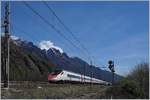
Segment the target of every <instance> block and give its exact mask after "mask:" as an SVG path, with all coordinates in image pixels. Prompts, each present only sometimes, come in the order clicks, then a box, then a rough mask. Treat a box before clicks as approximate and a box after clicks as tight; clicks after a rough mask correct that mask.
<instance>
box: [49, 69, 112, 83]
mask: <svg viewBox="0 0 150 100" xmlns="http://www.w3.org/2000/svg"><path fill="white" fill-rule="evenodd" d="M48 81H49V82H55V83H59V82H61V83H64V82H71V83H93V84H104V85H110V84H111V83H110V82H107V81H103V80H100V79H96V78H93V77H89V76H85V75H82V74H78V73H74V72H71V71H67V70H60V69H59V70H55V71H52V72H51V73H49V74H48Z"/></svg>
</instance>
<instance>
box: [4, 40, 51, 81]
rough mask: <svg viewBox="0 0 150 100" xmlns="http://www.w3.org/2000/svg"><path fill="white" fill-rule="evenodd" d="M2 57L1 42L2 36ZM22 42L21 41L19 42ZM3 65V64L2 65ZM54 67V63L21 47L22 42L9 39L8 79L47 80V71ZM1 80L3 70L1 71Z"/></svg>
mask: <svg viewBox="0 0 150 100" xmlns="http://www.w3.org/2000/svg"><path fill="white" fill-rule="evenodd" d="M1 43H2V49H1V50H2V52H1V53H2V58H3V51H4V50H3V43H4V39H3V37H2V42H1ZM20 43H22V42H20ZM2 67H3V65H2ZM52 68H54V65H53V64H52V63H51V62H50V61H48V60H46V59H45V58H44V57H42V56H39V55H38V54H37V53H34V52H29V51H27V50H25V49H24V48H22V44H19V42H16V41H14V40H11V42H10V75H9V76H10V80H32V81H35V80H36V81H47V75H48V72H49V71H51V70H52ZM2 80H3V72H2Z"/></svg>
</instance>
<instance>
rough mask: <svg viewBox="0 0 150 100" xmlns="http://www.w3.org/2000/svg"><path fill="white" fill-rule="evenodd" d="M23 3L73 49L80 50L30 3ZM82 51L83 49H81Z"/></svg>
mask: <svg viewBox="0 0 150 100" xmlns="http://www.w3.org/2000/svg"><path fill="white" fill-rule="evenodd" d="M23 3H24V4H25V6H26V7H28V8H29V9H30V10H31V11H32V12H33V13H35V14H36V15H37V16H39V17H40V18H41V19H42V20H43V22H45V23H46V24H47V25H49V26H50V27H51V28H52V29H54V30H55V31H56V33H58V34H59V35H61V36H62V37H63V38H64V39H65V40H67V41H68V42H69V43H70V44H71V45H72V46H73V47H75V48H77V49H80V48H79V47H78V46H76V45H75V44H74V43H73V42H72V41H70V40H69V39H68V38H67V37H66V36H65V35H64V34H63V33H62V32H61V31H59V30H58V29H56V27H55V26H54V25H52V24H51V23H49V21H48V20H46V19H45V18H44V17H43V16H41V15H40V14H39V13H38V12H37V11H36V10H35V9H33V8H32V7H31V6H30V5H29V4H28V3H26V2H25V1H23ZM80 50H81V49H80ZM83 53H84V52H83Z"/></svg>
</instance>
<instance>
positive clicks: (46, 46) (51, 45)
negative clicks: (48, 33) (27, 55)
mask: <svg viewBox="0 0 150 100" xmlns="http://www.w3.org/2000/svg"><path fill="white" fill-rule="evenodd" d="M39 47H40V48H41V49H42V50H43V49H45V50H48V49H50V48H54V49H57V50H59V51H60V53H63V50H62V49H61V48H60V47H58V46H55V45H54V43H53V42H51V41H45V40H42V41H41V42H40V43H39Z"/></svg>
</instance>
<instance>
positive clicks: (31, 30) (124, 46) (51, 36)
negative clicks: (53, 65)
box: [2, 1, 149, 75]
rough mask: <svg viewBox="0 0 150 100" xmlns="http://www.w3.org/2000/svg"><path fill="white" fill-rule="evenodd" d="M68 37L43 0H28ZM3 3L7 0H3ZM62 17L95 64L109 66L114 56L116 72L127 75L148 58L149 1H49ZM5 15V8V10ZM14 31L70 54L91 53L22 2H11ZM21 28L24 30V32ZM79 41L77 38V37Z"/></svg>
mask: <svg viewBox="0 0 150 100" xmlns="http://www.w3.org/2000/svg"><path fill="white" fill-rule="evenodd" d="M27 3H28V4H30V5H31V6H32V7H33V8H34V9H36V10H37V11H38V12H39V13H40V14H41V15H42V16H43V17H45V18H46V19H47V20H48V21H49V22H50V23H52V24H53V25H55V27H56V28H57V29H59V30H60V31H61V32H62V33H63V34H64V35H65V36H66V37H67V38H69V39H70V40H73V38H72V37H71V35H70V34H69V33H67V31H65V29H64V28H63V27H62V26H61V24H59V22H58V21H57V19H56V18H55V17H54V16H53V15H52V13H51V12H50V11H49V10H48V9H47V8H46V6H44V5H43V3H42V2H27ZM2 4H3V3H2ZM48 4H49V5H50V6H51V7H52V8H53V10H54V11H55V12H56V14H57V15H58V16H59V17H60V19H61V20H62V21H63V22H64V23H65V24H66V25H67V26H68V27H69V29H70V30H72V32H73V33H74V35H75V36H76V37H77V38H78V39H79V40H80V41H81V43H82V44H84V45H85V47H86V48H88V51H89V52H90V55H91V56H92V59H93V64H94V65H98V66H107V62H108V60H109V59H112V60H114V62H115V68H116V73H118V74H121V75H126V74H127V73H128V72H130V71H131V69H133V67H134V66H135V65H136V64H138V63H141V62H148V46H149V45H148V35H149V26H148V25H149V22H148V18H149V11H148V9H149V8H148V2H147V1H144V2H142V1H139V2H136V1H134V2H127V1H126V2H114V1H107V2H102V1H99V2H98V1H97V2H73V1H72V2H48ZM2 10H3V8H2ZM2 15H3V12H2ZM11 24H12V26H13V30H12V35H15V36H18V37H20V38H22V39H24V40H28V41H32V42H34V44H36V45H38V44H39V43H40V41H43V40H46V41H47V40H50V41H52V42H53V43H54V44H55V45H56V46H58V47H60V48H62V49H63V51H65V52H66V53H67V54H68V55H70V56H77V57H80V58H82V59H84V60H86V61H87V62H89V60H88V59H87V56H85V55H83V53H81V51H80V50H77V49H76V48H74V47H73V46H71V45H70V44H69V43H68V41H65V40H64V38H62V37H61V36H60V35H59V34H57V33H56V32H55V31H54V30H53V29H51V28H50V27H48V26H47V24H45V23H44V22H43V21H42V20H41V19H40V18H39V17H38V16H36V15H35V14H33V12H32V11H31V10H30V9H28V8H27V7H26V6H25V5H24V4H23V3H22V2H11ZM18 29H20V30H22V31H24V32H20V31H19V30H18ZM73 42H74V43H75V44H77V45H78V43H77V42H76V41H73Z"/></svg>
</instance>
